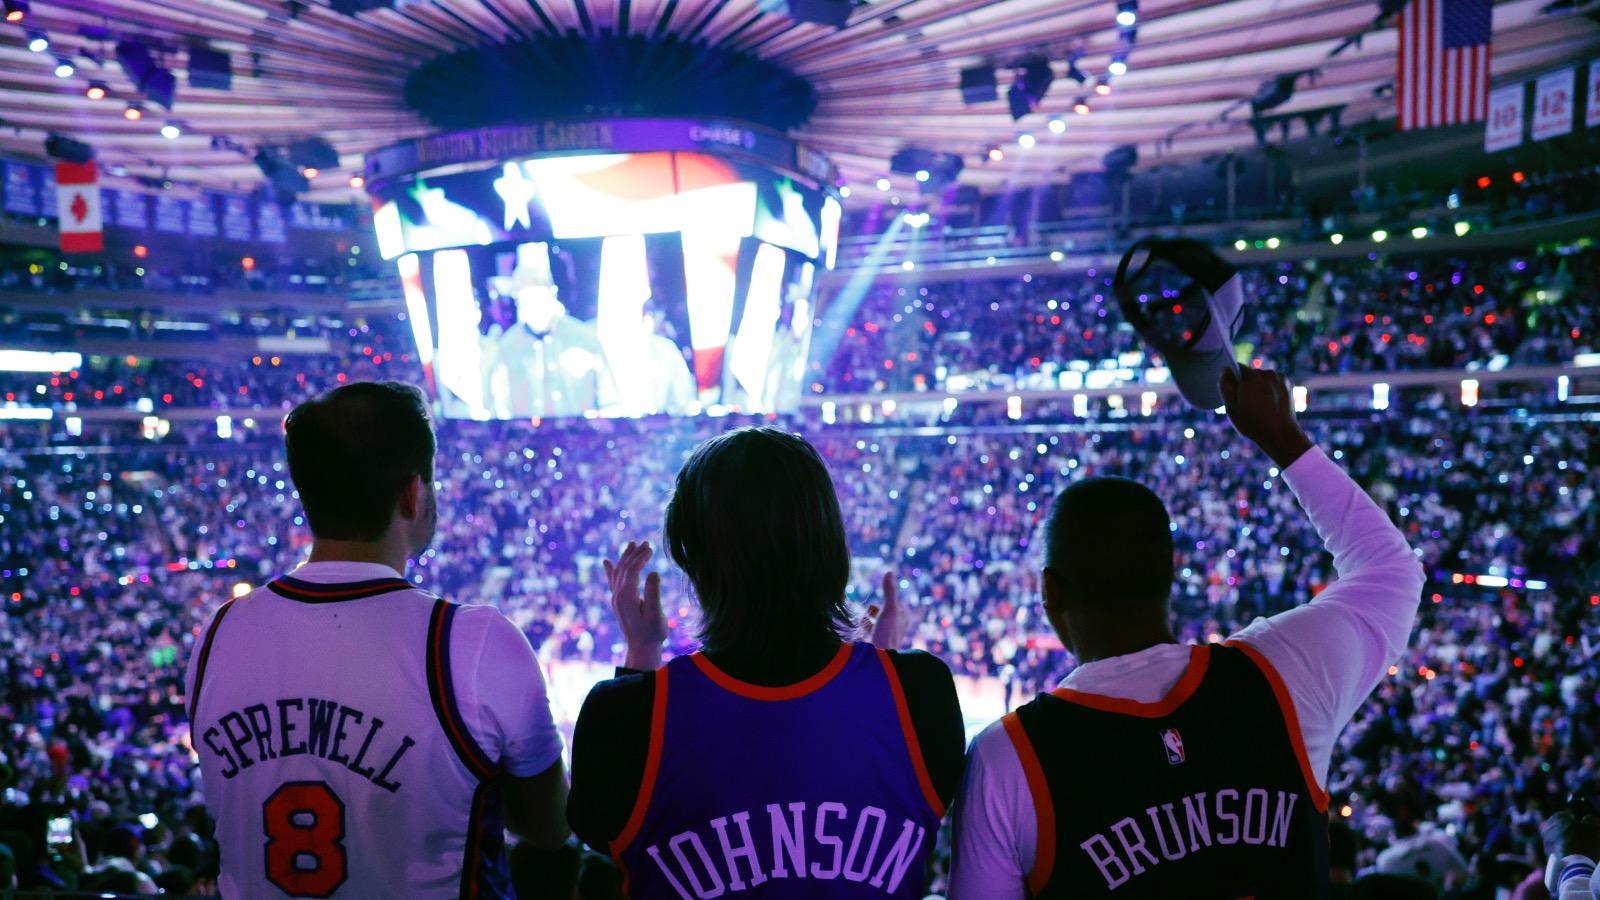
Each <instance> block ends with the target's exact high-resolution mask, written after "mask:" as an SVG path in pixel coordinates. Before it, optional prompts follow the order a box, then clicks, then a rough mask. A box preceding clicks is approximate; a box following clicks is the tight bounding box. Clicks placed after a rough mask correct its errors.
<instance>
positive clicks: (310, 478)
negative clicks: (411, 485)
mask: <svg viewBox="0 0 1600 900" xmlns="http://www.w3.org/2000/svg"><path fill="white" fill-rule="evenodd" d="M283 432H284V443H285V444H286V445H287V446H288V451H289V477H290V478H292V479H293V480H294V486H295V489H296V490H297V491H299V492H300V505H301V506H303V507H305V511H306V520H307V522H309V523H310V525H311V533H312V534H313V535H315V536H316V537H319V538H325V539H327V540H335V541H376V540H379V539H381V538H382V537H383V536H384V534H385V533H386V532H387V531H388V530H389V522H390V520H391V519H392V518H393V516H394V509H395V504H396V503H398V502H399V500H400V492H401V491H402V490H404V489H405V486H406V484H407V483H408V482H409V481H410V480H411V479H412V478H413V477H415V476H418V475H420V476H422V477H423V479H425V480H427V481H432V480H433V454H434V450H435V443H434V437H433V424H432V423H431V422H430V421H429V418H428V402H427V400H426V398H425V397H424V396H423V393H422V391H421V390H419V389H417V388H416V387H414V386H412V385H409V384H405V383H403V382H399V381H380V382H374V381H358V382H355V383H354V384H346V385H343V386H341V387H336V388H334V389H333V390H331V391H328V392H327V393H325V394H321V395H319V396H317V397H313V398H312V399H310V400H307V401H306V402H304V403H302V404H300V405H299V406H296V407H295V408H294V409H293V410H292V411H290V413H289V416H288V418H286V419H284V422H283Z"/></svg>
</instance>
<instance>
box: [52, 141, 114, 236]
mask: <svg viewBox="0 0 1600 900" xmlns="http://www.w3.org/2000/svg"><path fill="white" fill-rule="evenodd" d="M56 212H57V215H58V216H59V219H58V221H59V222H60V223H61V251H62V252H63V253H99V252H101V251H103V250H104V249H105V226H104V224H103V223H102V222H101V219H100V173H99V170H98V169H97V167H96V166H95V164H94V163H92V162H86V163H68V162H58V163H56Z"/></svg>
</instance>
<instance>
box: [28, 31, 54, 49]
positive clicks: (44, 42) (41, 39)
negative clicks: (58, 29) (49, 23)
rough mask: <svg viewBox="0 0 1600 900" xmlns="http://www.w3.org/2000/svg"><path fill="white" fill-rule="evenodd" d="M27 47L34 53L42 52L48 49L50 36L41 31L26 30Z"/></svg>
mask: <svg viewBox="0 0 1600 900" xmlns="http://www.w3.org/2000/svg"><path fill="white" fill-rule="evenodd" d="M28 49H29V50H32V51H33V52H35V53H43V52H45V51H46V50H49V49H50V38H49V37H48V36H46V35H45V33H44V32H42V31H30V32H28Z"/></svg>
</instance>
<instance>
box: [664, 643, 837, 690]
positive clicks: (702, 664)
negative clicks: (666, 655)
mask: <svg viewBox="0 0 1600 900" xmlns="http://www.w3.org/2000/svg"><path fill="white" fill-rule="evenodd" d="M854 646H855V645H854V644H840V645H839V652H838V653H836V654H834V656H833V661H832V662H829V663H828V664H827V666H825V667H823V669H822V671H821V672H818V673H817V674H815V675H813V676H811V677H810V678H807V679H806V680H805V681H801V682H797V683H795V684H791V685H786V686H784V687H762V686H761V685H759V684H750V683H749V682H746V681H740V680H739V679H737V678H734V677H733V676H732V675H729V674H728V673H726V672H724V671H722V670H721V669H719V668H717V667H716V664H714V663H713V662H711V660H710V659H708V658H707V657H706V655H705V653H703V652H702V653H696V654H694V655H693V656H690V657H689V659H691V660H693V661H694V664H695V665H696V666H697V667H699V669H700V671H701V672H704V673H705V676H706V677H707V678H709V679H711V680H712V681H713V682H715V683H716V685H717V686H718V687H720V688H722V689H723V690H727V691H732V692H733V693H735V694H738V695H739V696H741V697H749V698H750V699H751V700H797V699H799V698H801V697H804V696H805V695H807V694H809V693H812V692H813V691H816V690H819V689H821V688H822V686H823V685H825V684H827V683H828V682H830V681H832V680H833V678H834V676H835V675H838V674H839V673H840V672H842V671H844V666H845V663H847V662H849V661H850V653H851V651H852V649H854Z"/></svg>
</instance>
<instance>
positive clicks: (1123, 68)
mask: <svg viewBox="0 0 1600 900" xmlns="http://www.w3.org/2000/svg"><path fill="white" fill-rule="evenodd" d="M1106 71H1107V72H1110V73H1111V74H1113V75H1126V74H1128V60H1127V58H1126V57H1124V56H1114V57H1112V58H1111V65H1109V66H1106Z"/></svg>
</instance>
